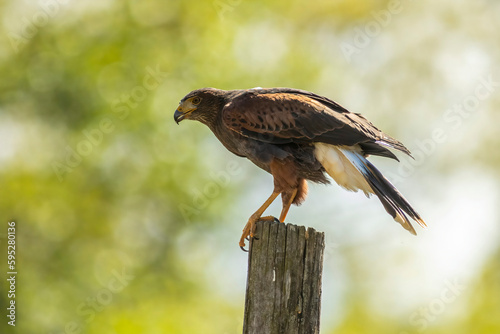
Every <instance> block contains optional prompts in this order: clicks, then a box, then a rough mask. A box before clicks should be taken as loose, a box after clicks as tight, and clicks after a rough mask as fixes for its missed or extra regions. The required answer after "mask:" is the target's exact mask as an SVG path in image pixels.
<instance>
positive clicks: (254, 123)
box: [222, 88, 410, 160]
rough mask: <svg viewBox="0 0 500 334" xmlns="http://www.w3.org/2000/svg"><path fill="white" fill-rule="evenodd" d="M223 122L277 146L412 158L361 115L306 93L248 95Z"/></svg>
mask: <svg viewBox="0 0 500 334" xmlns="http://www.w3.org/2000/svg"><path fill="white" fill-rule="evenodd" d="M222 121H223V124H224V125H225V126H226V127H228V128H230V129H231V130H233V131H236V132H238V133H240V134H241V135H243V136H246V137H250V138H253V139H256V140H260V141H264V142H269V143H273V144H286V143H314V142H322V143H327V144H332V145H346V146H352V145H356V144H359V145H360V147H361V149H362V150H363V152H364V153H365V154H374V155H380V156H385V157H389V158H393V159H396V160H397V158H396V156H395V155H394V154H393V153H392V152H390V151H389V150H388V149H387V147H389V148H394V149H397V150H399V151H402V152H404V153H406V154H408V155H409V154H410V152H409V151H408V149H407V148H406V147H405V146H404V145H403V144H402V143H400V142H399V141H397V140H396V139H394V138H392V137H390V136H388V135H386V134H385V133H383V132H382V131H380V130H379V129H377V128H376V127H375V126H374V125H373V124H372V123H371V122H369V121H368V120H367V119H366V118H364V117H363V116H362V115H360V114H356V113H351V112H349V111H348V110H346V109H344V108H343V107H342V106H340V105H339V104H337V103H335V102H334V101H332V100H329V99H327V98H325V97H322V96H319V95H316V94H313V93H310V92H307V91H302V90H296V89H283V88H278V89H252V90H247V91H245V92H244V93H242V94H238V95H237V96H235V97H234V98H233V99H232V100H231V101H230V102H229V103H227V104H226V105H225V106H224V108H223V109H222Z"/></svg>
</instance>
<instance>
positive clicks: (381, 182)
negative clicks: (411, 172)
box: [363, 159, 427, 235]
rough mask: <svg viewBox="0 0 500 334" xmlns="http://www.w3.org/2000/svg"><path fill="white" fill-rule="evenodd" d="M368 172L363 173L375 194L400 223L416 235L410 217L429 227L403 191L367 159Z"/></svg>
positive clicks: (365, 162)
mask: <svg viewBox="0 0 500 334" xmlns="http://www.w3.org/2000/svg"><path fill="white" fill-rule="evenodd" d="M363 162H364V165H365V166H366V169H365V171H366V173H363V175H364V176H365V178H366V181H368V183H369V184H370V186H371V187H372V189H373V192H374V193H375V195H377V196H378V198H379V199H380V202H382V205H383V206H384V208H385V210H386V211H387V212H388V213H389V214H390V215H391V216H392V217H393V218H394V220H396V221H397V222H398V223H400V224H401V225H402V226H403V227H404V228H405V229H406V230H408V231H409V232H410V233H411V234H413V235H416V234H417V233H416V232H415V229H414V228H413V226H412V225H411V223H410V221H409V219H408V217H407V215H408V216H410V218H412V219H413V220H415V221H416V222H417V223H418V224H419V225H420V226H422V227H424V228H425V227H427V225H426V224H425V222H424V221H423V220H422V218H421V217H420V215H419V214H418V213H417V212H416V211H415V210H414V209H413V208H412V207H411V205H410V203H408V201H407V200H406V199H405V198H404V197H403V195H401V193H400V192H399V191H398V190H397V189H396V187H394V186H393V185H392V183H391V182H390V181H389V180H387V179H386V178H385V177H384V176H383V175H382V173H380V171H379V170H378V169H377V168H375V166H374V165H372V164H371V163H370V162H369V161H368V160H366V159H365V161H363Z"/></svg>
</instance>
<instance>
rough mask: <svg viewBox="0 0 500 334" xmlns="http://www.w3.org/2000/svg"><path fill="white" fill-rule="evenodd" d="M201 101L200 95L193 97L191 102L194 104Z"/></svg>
mask: <svg viewBox="0 0 500 334" xmlns="http://www.w3.org/2000/svg"><path fill="white" fill-rule="evenodd" d="M200 102H201V98H199V97H198V96H195V97H193V99H192V100H191V103H193V104H200Z"/></svg>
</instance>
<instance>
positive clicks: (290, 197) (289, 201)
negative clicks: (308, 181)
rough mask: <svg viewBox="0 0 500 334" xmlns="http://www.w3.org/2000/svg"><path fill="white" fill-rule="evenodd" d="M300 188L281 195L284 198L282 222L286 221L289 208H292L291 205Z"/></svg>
mask: <svg viewBox="0 0 500 334" xmlns="http://www.w3.org/2000/svg"><path fill="white" fill-rule="evenodd" d="M297 191H298V189H297V188H295V189H294V190H293V191H292V192H291V193H286V194H285V193H282V194H281V197H282V198H283V209H282V210H281V214H280V222H282V223H284V222H285V218H286V215H287V214H288V210H290V206H291V205H292V203H293V200H294V199H295V196H296V195H297Z"/></svg>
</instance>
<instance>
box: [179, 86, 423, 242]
mask: <svg viewBox="0 0 500 334" xmlns="http://www.w3.org/2000/svg"><path fill="white" fill-rule="evenodd" d="M174 119H175V121H176V122H177V123H179V122H180V121H182V120H184V119H191V120H196V121H200V122H201V123H203V124H205V125H207V126H208V127H209V128H210V130H212V132H213V133H214V134H215V136H216V137H217V138H218V139H219V140H220V142H221V143H222V144H223V145H224V146H225V147H226V148H227V149H228V150H229V151H231V152H232V153H234V154H236V155H237V156H240V157H245V158H247V159H249V160H250V161H252V162H253V163H254V164H255V165H257V166H258V167H260V168H262V169H263V170H265V171H267V172H268V173H271V174H272V176H273V178H274V190H273V192H272V194H271V196H269V198H268V199H267V200H266V201H265V202H264V204H263V205H262V206H261V207H260V208H259V209H258V210H257V211H256V212H255V213H254V214H253V215H252V216H251V217H250V219H249V220H248V223H247V224H246V225H245V227H244V229H243V234H242V236H241V239H240V242H239V244H240V247H242V248H243V247H244V246H245V239H246V238H247V237H253V234H254V226H255V223H256V222H257V221H258V220H272V219H274V217H271V216H268V217H262V214H263V213H264V211H265V210H266V209H267V207H268V206H269V205H270V204H271V203H272V202H273V201H274V200H275V199H276V197H277V196H278V195H280V194H281V198H282V200H283V209H282V210H281V214H280V217H279V220H280V221H281V222H284V220H285V217H286V215H287V213H288V210H289V208H290V206H291V205H292V204H296V205H299V204H300V203H302V202H303V201H304V200H305V198H306V195H307V180H309V181H312V182H317V183H329V181H328V179H327V178H326V175H325V174H328V175H330V176H331V177H332V178H333V179H334V180H335V182H337V183H338V184H339V185H340V186H341V187H343V188H344V189H347V190H350V191H355V192H357V191H358V190H361V191H363V192H364V193H365V195H367V196H369V195H370V194H375V195H377V197H378V198H379V200H380V201H381V202H382V205H383V206H384V208H385V210H386V211H387V212H388V213H389V214H390V215H391V216H392V217H393V218H394V220H396V221H397V222H398V223H400V224H401V225H402V226H403V227H404V228H405V229H406V230H408V231H410V232H411V233H412V234H416V233H415V230H414V229H413V226H412V225H411V223H410V221H409V219H408V216H409V217H410V218H411V219H413V220H415V221H416V222H417V223H418V224H420V225H421V226H422V227H425V226H426V225H425V223H424V221H423V220H422V219H421V218H420V215H419V214H418V213H417V212H416V211H415V210H414V209H413V208H412V207H411V205H410V204H409V203H408V201H407V200H406V199H405V198H404V197H403V196H402V195H401V193H400V192H399V191H398V190H397V189H396V188H395V187H394V186H393V185H392V184H391V183H390V182H389V181H388V180H387V179H386V178H385V177H384V176H383V175H382V173H380V171H379V170H378V169H376V168H375V166H374V165H372V164H371V163H370V162H369V161H368V160H367V159H366V158H367V157H368V156H369V155H370V154H372V155H378V156H382V157H387V158H392V159H395V160H398V159H397V157H396V156H395V155H394V154H393V153H392V152H391V151H389V149H388V148H391V149H396V150H399V151H401V152H403V153H406V154H408V155H410V151H409V150H408V149H407V148H406V147H405V146H404V145H403V144H402V143H401V142H399V141H398V140H396V139H394V138H392V137H390V136H388V135H386V134H385V133H383V132H382V131H380V130H379V129H377V128H376V127H375V126H374V125H373V124H372V123H370V122H369V121H368V120H367V119H366V118H364V117H363V116H362V115H360V114H357V113H352V112H349V111H348V110H346V109H345V108H343V107H342V106H340V105H339V104H338V103H336V102H334V101H332V100H330V99H328V98H326V97H323V96H319V95H316V94H314V93H311V92H307V91H304V90H299V89H292V88H253V89H245V90H220V89H215V88H202V89H198V90H194V91H192V92H190V93H189V94H187V95H186V96H185V97H184V98H183V99H182V100H181V102H180V104H179V107H178V108H177V110H176V111H175V114H174ZM398 161H399V160H398Z"/></svg>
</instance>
